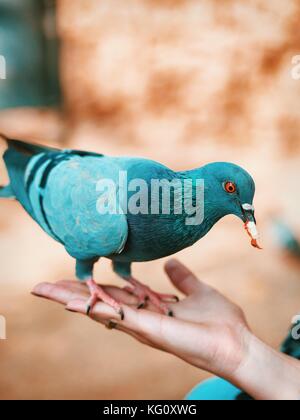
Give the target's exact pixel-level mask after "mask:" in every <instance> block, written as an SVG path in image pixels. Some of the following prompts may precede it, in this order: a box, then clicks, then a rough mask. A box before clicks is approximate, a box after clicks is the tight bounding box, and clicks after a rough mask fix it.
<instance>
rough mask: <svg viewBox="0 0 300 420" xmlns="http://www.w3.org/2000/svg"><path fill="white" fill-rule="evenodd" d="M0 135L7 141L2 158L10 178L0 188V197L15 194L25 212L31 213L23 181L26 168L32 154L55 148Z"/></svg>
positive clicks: (46, 151) (47, 151)
mask: <svg viewBox="0 0 300 420" xmlns="http://www.w3.org/2000/svg"><path fill="white" fill-rule="evenodd" d="M0 136H1V137H2V139H3V140H5V141H6V143H7V148H6V151H5V152H4V155H3V159H4V162H5V165H6V168H7V171H8V175H9V179H10V185H9V186H7V187H2V188H0V198H13V197H15V196H16V198H17V200H18V201H19V202H20V203H21V204H22V205H23V207H24V208H25V209H26V210H27V212H28V213H29V214H32V213H33V211H32V206H31V203H30V200H29V198H28V194H27V191H26V186H25V181H24V176H25V172H26V168H27V166H28V164H29V162H30V160H31V159H32V157H33V156H35V155H38V154H41V153H49V152H53V151H57V149H51V148H49V147H44V146H41V145H35V144H31V143H27V142H24V141H21V140H15V139H10V138H8V137H7V136H5V135H3V134H1V135H0Z"/></svg>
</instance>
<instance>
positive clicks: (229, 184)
mask: <svg viewBox="0 0 300 420" xmlns="http://www.w3.org/2000/svg"><path fill="white" fill-rule="evenodd" d="M224 189H225V191H226V192H228V193H229V194H234V193H235V192H236V185H235V184H234V183H233V182H225V184H224Z"/></svg>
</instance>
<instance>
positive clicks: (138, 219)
mask: <svg viewBox="0 0 300 420" xmlns="http://www.w3.org/2000/svg"><path fill="white" fill-rule="evenodd" d="M1 137H2V138H3V139H4V140H5V141H6V144H7V149H6V151H5V153H4V156H3V158H4V162H5V164H6V168H7V171H8V175H9V179H10V183H9V185H8V186H6V187H1V189H0V197H2V198H11V199H16V200H17V201H18V202H19V203H20V204H21V205H22V206H23V207H24V209H25V210H26V212H27V213H28V214H29V215H30V216H31V217H32V218H33V219H34V220H35V221H36V222H37V223H38V224H39V225H40V227H41V228H42V229H43V230H44V231H45V232H46V233H47V234H48V235H50V236H51V237H52V238H53V239H55V240H56V241H58V242H60V243H61V244H62V245H63V246H64V247H65V249H66V251H67V252H68V253H69V254H70V255H71V256H72V257H73V258H74V259H75V260H76V275H77V278H78V279H79V280H80V281H82V282H85V283H86V285H87V286H88V288H89V290H90V293H91V296H90V299H89V301H88V302H87V313H89V312H90V310H91V308H92V307H93V305H94V304H95V303H96V302H97V301H98V300H102V301H104V302H105V303H107V304H108V305H110V306H112V307H113V308H114V309H115V310H116V311H117V312H118V313H119V314H120V316H121V317H123V311H122V307H121V304H120V303H119V302H116V301H115V300H114V299H113V298H112V297H111V296H109V295H108V294H107V293H105V291H104V290H103V288H101V286H99V285H97V284H96V282H95V281H94V278H93V268H94V265H95V263H96V262H97V261H98V260H99V259H100V258H101V257H106V258H109V259H110V260H112V263H113V269H114V271H115V272H116V273H117V274H118V275H119V276H121V277H122V278H123V279H125V280H127V281H128V282H129V283H128V286H127V287H126V288H127V289H129V290H130V292H131V293H133V294H135V295H136V296H138V298H139V301H140V306H143V305H144V304H145V303H146V302H147V301H149V300H150V301H151V302H152V303H153V304H154V305H155V306H156V307H157V308H158V309H159V310H160V311H161V312H163V313H166V314H169V315H172V312H171V311H170V310H169V307H168V302H169V301H170V300H172V299H173V298H174V299H175V297H174V296H170V295H163V294H159V293H155V292H154V291H152V290H151V289H150V288H149V287H146V286H144V285H143V284H142V283H140V282H139V281H138V280H136V279H135V278H134V277H133V276H132V274H131V264H132V263H133V262H142V261H151V260H155V259H158V258H162V257H166V256H169V255H171V254H174V253H176V252H178V251H180V250H182V249H184V248H186V247H189V246H191V245H193V244H194V243H195V242H196V241H198V240H199V239H200V238H202V237H203V236H205V235H206V234H207V233H208V232H209V231H210V230H211V228H212V227H213V226H214V225H215V224H216V223H217V222H218V221H219V220H220V219H222V218H223V217H224V216H226V215H229V214H233V215H235V216H237V217H238V218H240V219H241V220H242V221H243V222H244V224H245V228H246V230H247V232H248V234H249V236H250V237H251V243H252V245H253V246H255V247H257V248H259V245H258V242H257V241H258V233H257V229H256V221H255V217H254V207H253V199H254V194H255V184H254V181H253V179H252V177H251V176H250V175H249V174H248V173H247V172H246V171H245V170H244V169H242V168H241V167H239V166H237V165H234V164H231V163H211V164H208V165H206V166H203V167H201V168H198V169H194V170H190V171H184V172H174V171H172V170H171V169H169V168H167V167H166V166H163V165H161V164H160V163H157V162H154V161H151V160H147V159H142V158H133V157H108V156H103V155H101V154H97V153H91V152H85V151H78V150H59V149H53V148H48V147H44V146H39V145H34V144H29V143H26V142H22V141H19V140H13V139H8V138H6V137H5V136H1ZM121 175H122V176H123V177H124V176H125V175H126V177H127V183H126V184H125V185H126V186H128V185H129V186H130V185H131V187H130V188H129V187H128V190H127V189H126V188H127V187H124V185H123V181H122V182H121V179H122V178H121ZM153 181H158V182H160V181H164V182H167V183H168V182H169V183H170V184H171V185H172V188H171V189H170V196H169V200H168V199H167V198H166V197H164V196H163V189H162V188H159V189H156V190H155V188H154V183H153ZM121 184H122V185H121ZM164 185H166V184H164ZM183 185H184V187H183ZM105 186H106V188H105ZM134 186H135V187H134ZM185 186H186V188H185ZM147 187H148V188H147ZM154 190H155V192H154V193H153V191H154ZM184 194H185V195H184ZM186 202H189V203H190V206H188V205H186ZM168 203H169V204H170V205H169V209H168V206H167V204H168ZM180 209H181V211H180ZM166 210H169V211H166ZM198 213H199V215H200V217H198V218H197V217H196V216H195V215H197V214H198ZM193 215H194V216H195V217H192V216H193Z"/></svg>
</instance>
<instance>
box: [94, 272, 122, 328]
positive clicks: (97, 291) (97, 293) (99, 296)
mask: <svg viewBox="0 0 300 420" xmlns="http://www.w3.org/2000/svg"><path fill="white" fill-rule="evenodd" d="M87 286H88V288H89V290H90V293H91V297H90V299H89V300H88V302H87V308H86V314H87V315H88V316H89V315H91V312H92V309H93V307H94V305H95V304H96V303H97V302H98V301H101V302H103V303H106V304H107V305H108V306H110V307H112V308H113V309H114V310H115V311H116V312H117V313H118V315H120V319H121V321H123V320H124V318H125V314H124V311H123V309H122V308H121V306H120V304H119V303H118V302H117V301H116V300H115V299H114V298H112V297H111V296H110V295H109V294H107V293H106V292H105V291H104V290H103V289H102V287H101V286H99V285H97V284H96V283H95V282H94V280H88V281H87Z"/></svg>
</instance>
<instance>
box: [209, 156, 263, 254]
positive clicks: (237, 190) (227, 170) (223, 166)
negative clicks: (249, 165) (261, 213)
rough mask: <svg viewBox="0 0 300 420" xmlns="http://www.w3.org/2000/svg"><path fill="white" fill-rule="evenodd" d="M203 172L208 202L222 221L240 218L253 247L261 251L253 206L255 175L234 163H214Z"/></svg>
mask: <svg viewBox="0 0 300 420" xmlns="http://www.w3.org/2000/svg"><path fill="white" fill-rule="evenodd" d="M203 169H204V174H205V176H204V179H205V183H206V185H205V196H206V198H205V202H206V203H207V204H209V205H210V206H213V208H214V209H215V213H216V214H218V215H219V217H224V216H227V215H229V214H233V215H235V216H237V217H238V218H240V219H241V220H242V221H243V223H244V227H245V229H246V231H247V233H248V235H249V236H250V238H251V245H252V246H254V247H255V248H258V249H261V248H260V246H259V244H258V239H259V235H258V231H257V227H256V219H255V209H254V206H253V200H254V194H255V183H254V180H253V178H252V177H251V175H250V174H249V173H248V172H247V171H245V170H244V169H243V168H241V167H240V166H237V165H235V164H232V163H224V162H220V163H212V164H209V165H207V166H205V167H204V168H203Z"/></svg>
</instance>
